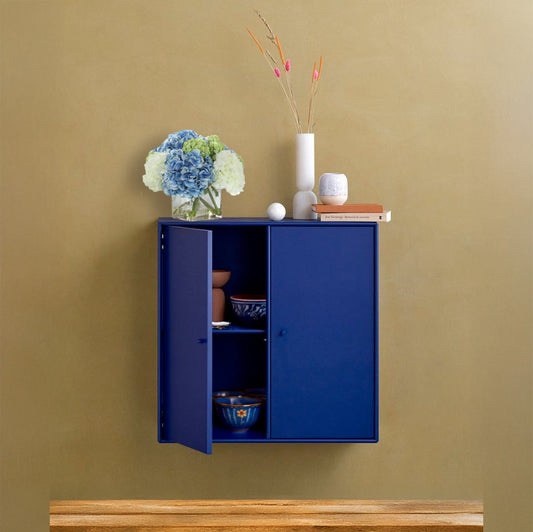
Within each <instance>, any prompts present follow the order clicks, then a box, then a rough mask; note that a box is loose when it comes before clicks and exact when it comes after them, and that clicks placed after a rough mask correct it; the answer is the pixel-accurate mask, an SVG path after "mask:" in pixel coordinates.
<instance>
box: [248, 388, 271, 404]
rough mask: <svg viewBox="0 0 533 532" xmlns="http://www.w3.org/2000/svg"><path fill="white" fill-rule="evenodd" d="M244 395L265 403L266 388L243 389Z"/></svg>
mask: <svg viewBox="0 0 533 532" xmlns="http://www.w3.org/2000/svg"><path fill="white" fill-rule="evenodd" d="M244 394H245V395H246V396H248V397H255V398H256V399H260V400H261V401H262V402H263V403H265V402H266V398H267V393H266V388H245V389H244Z"/></svg>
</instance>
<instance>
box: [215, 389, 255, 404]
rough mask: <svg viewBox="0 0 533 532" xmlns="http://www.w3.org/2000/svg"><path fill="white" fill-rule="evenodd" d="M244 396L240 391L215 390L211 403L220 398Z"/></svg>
mask: <svg viewBox="0 0 533 532" xmlns="http://www.w3.org/2000/svg"><path fill="white" fill-rule="evenodd" d="M244 395H247V394H246V393H244V392H241V391H240V390H217V391H216V392H213V401H214V400H215V399H220V398H221V397H243V396H244Z"/></svg>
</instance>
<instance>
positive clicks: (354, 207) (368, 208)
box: [312, 203, 383, 212]
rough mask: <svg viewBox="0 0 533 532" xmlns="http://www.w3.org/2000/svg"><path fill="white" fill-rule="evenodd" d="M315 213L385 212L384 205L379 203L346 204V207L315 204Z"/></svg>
mask: <svg viewBox="0 0 533 532" xmlns="http://www.w3.org/2000/svg"><path fill="white" fill-rule="evenodd" d="M312 208H313V211H315V212H383V205H379V204H377V203H345V204H344V205H324V204H322V203H313V207H312Z"/></svg>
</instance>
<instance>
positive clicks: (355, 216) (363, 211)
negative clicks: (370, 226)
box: [312, 203, 391, 222]
mask: <svg viewBox="0 0 533 532" xmlns="http://www.w3.org/2000/svg"><path fill="white" fill-rule="evenodd" d="M312 209H313V211H314V212H316V213H317V214H318V216H319V217H320V221H321V222H390V221H391V211H386V210H384V209H383V205H378V204H377V203H349V204H344V205H323V204H322V203H314V204H313V206H312Z"/></svg>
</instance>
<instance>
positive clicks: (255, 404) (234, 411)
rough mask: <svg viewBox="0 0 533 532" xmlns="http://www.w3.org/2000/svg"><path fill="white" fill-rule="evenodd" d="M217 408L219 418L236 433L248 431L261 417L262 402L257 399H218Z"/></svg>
mask: <svg viewBox="0 0 533 532" xmlns="http://www.w3.org/2000/svg"><path fill="white" fill-rule="evenodd" d="M215 407H216V410H217V414H218V417H219V418H220V420H221V421H222V423H224V425H226V427H227V428H229V429H230V430H232V431H234V432H245V431H247V430H248V429H249V428H250V427H251V426H252V425H254V423H255V422H256V421H257V419H258V417H259V411H260V410H261V401H259V400H258V399H257V398H255V397H235V396H231V397H217V398H215Z"/></svg>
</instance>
